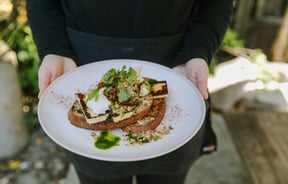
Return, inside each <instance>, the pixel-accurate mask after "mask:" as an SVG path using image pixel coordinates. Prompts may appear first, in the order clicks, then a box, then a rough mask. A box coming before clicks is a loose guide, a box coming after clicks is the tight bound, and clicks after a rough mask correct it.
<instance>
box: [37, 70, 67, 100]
mask: <svg viewBox="0 0 288 184" xmlns="http://www.w3.org/2000/svg"><path fill="white" fill-rule="evenodd" d="M60 75H61V73H55V71H54V72H53V73H52V72H51V70H49V69H47V70H43V69H41V68H40V69H39V72H38V86H39V93H38V98H39V99H40V97H41V96H42V94H43V92H44V91H45V89H46V88H47V87H48V86H49V84H50V83H51V82H53V81H54V80H55V79H57V78H58V77H59V76H60Z"/></svg>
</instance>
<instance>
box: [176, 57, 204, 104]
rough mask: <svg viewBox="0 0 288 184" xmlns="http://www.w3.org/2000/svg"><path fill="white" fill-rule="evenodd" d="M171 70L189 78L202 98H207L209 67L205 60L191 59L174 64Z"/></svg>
mask: <svg viewBox="0 0 288 184" xmlns="http://www.w3.org/2000/svg"><path fill="white" fill-rule="evenodd" d="M173 70H174V71H176V72H178V73H181V74H182V75H184V76H186V77H187V78H188V79H190V80H191V81H192V82H193V83H194V84H195V85H196V87H197V88H198V90H199V91H200V93H201V95H202V96H203V98H204V99H208V87H207V84H208V76H209V68H208V65H207V63H206V62H205V60H203V59H200V58H195V59H191V60H189V61H188V62H187V63H186V64H182V65H178V66H175V67H174V68H173Z"/></svg>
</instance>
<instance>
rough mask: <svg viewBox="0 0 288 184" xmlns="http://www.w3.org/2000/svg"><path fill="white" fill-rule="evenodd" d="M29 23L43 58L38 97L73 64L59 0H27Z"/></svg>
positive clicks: (74, 64)
mask: <svg viewBox="0 0 288 184" xmlns="http://www.w3.org/2000/svg"><path fill="white" fill-rule="evenodd" d="M27 12H28V19H29V24H30V27H31V29H32V33H33V37H34V40H35V43H36V45H37V48H38V53H39V57H40V59H41V61H42V63H41V66H40V68H39V71H38V79H39V80H38V85H39V94H38V97H39V98H40V97H41V95H42V93H43V92H44V90H45V89H46V88H47V86H48V85H49V84H50V83H51V82H52V81H53V80H55V79H56V78H57V77H59V76H60V75H62V74H63V73H65V72H67V71H69V70H72V69H73V68H75V67H76V63H75V61H74V60H73V59H74V58H75V56H74V53H73V51H72V49H71V46H70V43H69V39H68V36H67V34H66V27H65V20H64V14H63V11H62V7H61V4H60V1H58V0H28V4H27Z"/></svg>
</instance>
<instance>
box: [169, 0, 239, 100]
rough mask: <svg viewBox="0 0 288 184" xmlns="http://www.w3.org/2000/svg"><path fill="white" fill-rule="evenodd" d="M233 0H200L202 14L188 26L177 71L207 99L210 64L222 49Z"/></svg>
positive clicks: (177, 60)
mask: <svg viewBox="0 0 288 184" xmlns="http://www.w3.org/2000/svg"><path fill="white" fill-rule="evenodd" d="M232 7H233V0H217V1H215V0H200V1H199V9H198V10H199V11H198V13H197V14H196V16H195V18H194V19H193V21H192V22H191V24H190V26H189V27H188V31H187V34H186V37H185V39H184V43H183V47H182V49H181V50H180V51H179V52H178V54H177V55H176V58H175V60H174V66H175V65H176V66H175V67H174V68H173V69H174V70H175V71H176V72H179V73H181V74H183V75H185V76H186V77H188V78H189V79H190V80H191V81H192V82H193V83H194V84H195V85H196V87H197V88H198V89H199V91H200V93H201V94H202V96H203V98H204V99H207V98H208V90H207V81H208V76H209V70H208V65H209V63H210V61H211V59H212V57H213V55H214V53H215V52H216V50H217V49H218V47H219V46H220V44H221V42H222V39H223V36H224V34H225V32H226V29H227V27H228V23H229V20H230V16H231V13H232Z"/></svg>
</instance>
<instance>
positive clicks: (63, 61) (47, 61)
mask: <svg viewBox="0 0 288 184" xmlns="http://www.w3.org/2000/svg"><path fill="white" fill-rule="evenodd" d="M74 68H76V63H75V62H74V61H73V60H72V59H70V58H67V57H62V56H58V55H52V54H49V55H47V56H45V57H44V58H43V61H42V64H41V66H40V68H39V71H38V86H39V93H38V98H41V96H42V94H43V92H44V91H45V89H46V88H47V87H48V86H49V84H50V83H52V82H53V81H54V80H55V79H57V78H58V77H59V76H60V75H62V74H63V73H65V72H68V71H70V70H72V69H74Z"/></svg>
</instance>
